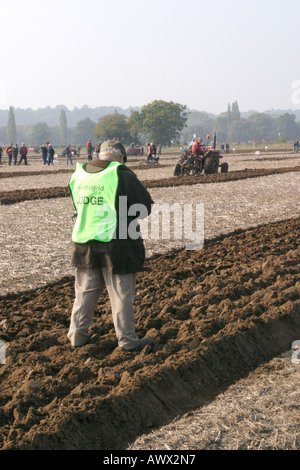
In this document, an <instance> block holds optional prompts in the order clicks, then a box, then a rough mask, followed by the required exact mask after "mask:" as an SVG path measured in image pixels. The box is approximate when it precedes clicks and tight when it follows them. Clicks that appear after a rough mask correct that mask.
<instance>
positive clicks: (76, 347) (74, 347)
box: [71, 338, 91, 349]
mask: <svg viewBox="0 0 300 470" xmlns="http://www.w3.org/2000/svg"><path fill="white" fill-rule="evenodd" d="M90 341H91V338H88V340H87V341H86V342H85V343H83V344H79V345H78V346H71V348H72V349H78V348H81V347H82V346H85V345H86V344H89V342H90Z"/></svg>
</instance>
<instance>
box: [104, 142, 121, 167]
mask: <svg viewBox="0 0 300 470" xmlns="http://www.w3.org/2000/svg"><path fill="white" fill-rule="evenodd" d="M99 159H100V160H106V159H110V160H113V161H115V162H120V163H126V161H127V154H126V150H125V148H124V146H123V145H122V144H121V142H118V141H115V140H107V141H106V142H103V144H101V147H100V153H99Z"/></svg>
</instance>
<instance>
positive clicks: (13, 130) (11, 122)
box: [6, 106, 17, 144]
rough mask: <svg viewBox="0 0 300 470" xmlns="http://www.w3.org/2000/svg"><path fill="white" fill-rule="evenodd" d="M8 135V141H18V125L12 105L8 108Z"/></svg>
mask: <svg viewBox="0 0 300 470" xmlns="http://www.w3.org/2000/svg"><path fill="white" fill-rule="evenodd" d="M6 135H7V140H8V142H12V144H14V143H16V140H17V127H16V120H15V114H14V110H13V108H12V106H10V107H9V110H8V120H7V126H6Z"/></svg>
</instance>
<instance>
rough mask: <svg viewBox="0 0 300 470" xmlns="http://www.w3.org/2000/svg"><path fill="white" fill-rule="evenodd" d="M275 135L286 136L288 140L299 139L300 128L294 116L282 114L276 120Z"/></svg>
mask: <svg viewBox="0 0 300 470" xmlns="http://www.w3.org/2000/svg"><path fill="white" fill-rule="evenodd" d="M276 129H277V135H278V137H280V136H286V137H287V138H288V140H293V139H299V135H300V126H299V123H297V122H296V116H295V114H289V113H284V114H282V115H281V116H279V117H278V118H277V119H276Z"/></svg>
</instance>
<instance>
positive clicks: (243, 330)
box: [0, 155, 300, 450]
mask: <svg viewBox="0 0 300 470" xmlns="http://www.w3.org/2000/svg"><path fill="white" fill-rule="evenodd" d="M228 160H230V161H229V173H228V174H226V175H220V174H219V175H212V176H199V177H198V180H197V181H195V178H194V177H185V178H174V177H173V176H172V170H173V164H175V161H176V158H174V159H167V158H166V159H165V160H164V159H163V157H162V159H161V164H160V165H159V166H158V167H157V168H153V167H149V168H148V167H145V165H143V164H141V165H140V166H139V164H138V163H132V164H131V165H132V167H133V169H134V171H136V173H137V175H138V176H139V177H140V178H141V179H143V180H144V183H145V185H146V186H147V187H148V188H149V191H150V192H151V194H152V197H153V199H154V201H155V203H157V202H161V203H169V204H171V203H174V202H178V201H179V202H180V204H184V203H190V202H194V201H197V202H199V203H201V202H203V204H204V214H205V217H204V218H205V225H204V227H205V243H204V246H203V248H201V249H199V250H186V249H185V243H186V240H164V241H161V240H155V239H151V237H150V238H149V239H146V240H145V245H146V248H147V253H148V258H147V262H146V264H145V271H144V272H143V273H139V274H138V279H137V289H136V301H135V311H136V327H137V333H138V335H139V336H141V337H142V336H144V335H147V336H152V337H153V338H154V339H155V345H154V348H153V349H152V350H151V349H149V348H148V347H147V348H145V349H144V350H143V351H142V352H141V353H139V354H138V353H134V354H133V353H128V352H124V351H122V350H121V349H120V348H118V347H117V344H116V339H115V334H114V330H113V325H112V319H111V314H110V304H109V300H108V298H107V296H106V295H104V296H103V298H101V299H99V304H98V306H97V310H96V312H95V318H94V322H93V324H92V327H91V334H92V342H91V343H90V344H88V345H86V346H84V347H82V348H79V349H76V350H72V349H71V348H70V345H69V342H68V339H67V337H66V333H67V330H68V326H69V320H70V313H71V308H72V303H73V300H74V278H73V273H72V268H71V267H70V266H69V261H68V260H69V255H70V251H69V250H70V240H69V237H70V230H71V227H72V220H71V215H72V213H73V212H72V203H71V201H70V197H69V196H68V193H67V183H68V179H69V175H70V170H69V169H68V170H67V171H66V168H65V166H64V165H63V164H62V163H61V164H59V165H57V166H56V168H55V173H53V174H51V173H50V171H51V170H52V168H51V169H49V168H46V169H45V168H42V166H40V167H39V165H38V164H36V165H33V164H32V165H30V168H28V167H27V168H26V169H25V168H24V167H22V168H20V167H18V169H12V168H9V170H7V168H8V167H7V166H5V165H3V166H2V167H1V168H0V185H1V186H0V187H1V190H0V200H1V207H0V214H1V222H2V224H1V226H2V228H1V230H2V232H1V240H2V245H3V250H2V251H3V256H2V263H1V265H2V269H1V271H2V273H1V279H2V283H1V286H0V289H1V290H0V293H1V297H0V340H1V341H2V342H3V343H4V344H5V352H6V361H5V364H2V365H0V382H1V387H0V449H2V450H3V449H126V448H128V446H132V448H144V449H147V448H155V445H157V446H160V447H156V448H166V449H168V448H173V449H180V448H188V444H187V443H186V442H185V443H184V444H183V440H182V434H181V438H180V439H181V440H180V439H177V440H176V439H175V438H174V435H175V434H176V433H178V429H181V430H182V429H183V428H184V429H186V432H185V434H187V435H188V434H190V435H192V432H191V431H189V426H191V427H192V429H193V435H194V434H195V427H196V424H195V420H193V419H190V420H189V421H188V422H187V420H185V421H184V424H182V423H183V421H180V417H181V416H183V415H184V414H185V413H188V412H191V410H197V409H200V410H204V409H205V410H208V408H207V407H211V408H210V409H209V411H207V414H208V413H209V414H210V420H209V421H207V420H206V427H204V428H203V427H200V429H201V430H202V431H201V433H199V435H198V440H197V442H198V444H197V442H196V441H195V440H194V441H193V443H192V447H190V448H193V449H196V448H230V447H233V446H232V442H233V439H231V440H230V438H229V439H227V441H226V439H224V435H225V434H226V433H227V436H230V432H231V430H232V428H233V427H237V423H240V422H243V420H244V418H245V419H246V420H247V422H248V425H247V426H245V427H244V428H241V430H240V431H241V432H240V434H241V433H244V434H243V438H240V440H236V439H235V441H234V442H235V448H258V447H259V446H260V447H262V448H285V449H287V448H299V437H297V433H296V429H297V427H298V429H299V413H298V414H297V410H299V394H298V390H297V389H298V383H299V367H300V366H299V364H292V365H291V357H290V356H289V355H287V356H285V358H282V356H281V358H280V359H278V360H280V361H285V362H284V363H283V364H282V362H280V364H281V366H280V367H275V368H274V367H273V366H270V365H269V364H271V363H272V361H274V358H276V357H277V358H278V356H280V355H282V353H285V352H287V351H289V350H290V349H291V344H292V342H294V341H296V340H300V300H299V293H300V274H299V260H300V256H299V254H300V252H299V251H300V248H299V240H300V210H299V209H300V208H299V195H300V194H299V191H300V190H299V188H300V184H299V183H300V173H299V165H298V160H297V158H295V157H291V156H290V155H288V156H284V155H283V156H282V158H278V156H276V158H275V157H274V159H273V161H272V158H270V159H268V160H267V159H266V160H265V161H264V160H255V159H253V160H251V158H249V155H248V156H245V157H241V156H239V157H238V156H234V157H233V156H230V157H228ZM129 165H130V163H129ZM246 168H247V169H246ZM231 169H232V170H231ZM14 170H16V171H15V175H14V176H13V174H14ZM53 171H54V169H53ZM17 172H18V173H19V172H20V173H21V175H20V176H19V175H18V176H16V173H17ZM31 172H32V173H36V174H33V175H31V174H29V173H31ZM47 172H48V173H47ZM5 173H10V174H11V175H6V176H5V177H4V176H3V175H4V174H5ZM26 173H28V174H27V175H26ZM45 174H46V175H47V176H46V178H47V180H48V182H49V180H50V179H51V186H49V187H47V186H46V187H39V182H40V181H41V178H42V177H45ZM1 176H2V178H1ZM223 177H224V178H226V179H222V178H223ZM55 178H56V179H57V181H59V184H55V181H56V180H55ZM2 181H3V184H2ZM17 181H18V184H16V182H17ZM14 184H15V187H14V189H13V185H14ZM60 191H62V192H60ZM43 249H44V251H43ZM269 361H271V363H270V362H269ZM268 368H269V369H270V370H271V369H272V372H273V376H272V378H273V380H274V376H276V378H277V379H278V377H279V379H280V377H281V374H282V377H283V376H285V377H286V376H287V374H288V378H289V393H288V394H287V396H284V398H283V401H282V403H281V405H282V406H280V404H279V403H278V400H276V411H277V413H278V409H280V410H281V413H280V420H281V421H280V422H275V423H274V422H273V426H276V429H275V430H274V429H273V428H272V425H271V424H270V423H271V421H270V416H266V415H265V416H264V418H265V421H266V420H267V421H268V420H269V421H268V423H267V424H266V422H264V423H261V421H260V420H256V419H253V416H252V421H251V422H250V425H249V419H250V418H249V416H248V415H247V416H246V415H243V411H241V408H240V409H239V415H238V416H237V415H234V416H233V415H232V414H231V415H230V412H231V413H232V408H231V407H230V403H232V395H230V394H229V397H228V398H227V401H226V399H225V398H226V393H228V390H230V389H231V387H232V386H233V384H234V383H237V384H238V383H240V381H241V380H247V377H248V374H250V376H249V377H250V378H251V380H252V381H256V383H257V384H258V383H259V379H260V377H261V376H262V375H263V374H266V375H267V372H266V371H268ZM274 370H275V372H274ZM287 370H288V372H287ZM267 376H268V375H267ZM283 382H284V381H281V382H280V380H279V384H278V386H277V390H278V387H280V385H283ZM264 390H266V385H265V384H264ZM274 392H275V390H274ZM270 394H271V391H270V390H269V391H268V394H267V395H268V397H270ZM263 395H264V394H263V393H260V396H263ZM220 397H224V402H223V404H222V410H223V413H224V414H223V420H222V421H220V419H219V415H218V412H219V411H220V408H218V407H217V403H218V401H219V400H220ZM281 398H282V397H281ZM241 399H242V398H241ZM248 399H249V397H247V398H245V400H248ZM257 403H258V402H257ZM272 405H273V407H275V402H273V403H272ZM213 406H215V407H216V408H215V411H213V410H214V409H213ZM226 406H227V407H228V413H226ZM251 406H252V410H253V409H254V408H253V407H255V404H253V403H252V402H251ZM297 406H298V408H297ZM257 407H258V404H257ZM246 408H247V406H245V409H246ZM274 409H275V408H272V407H270V409H269V411H270V415H272V414H273V413H272V410H274ZM291 410H292V411H294V412H291ZM258 413H259V410H257V409H256V416H257V414H258ZM284 413H285V414H284ZM228 416H232V419H233V420H235V421H234V422H233V421H232V422H230V419H229V418H228ZM297 416H298V418H297ZM176 417H177V418H178V417H179V418H178V419H179V421H177V424H176V426H175V428H173V431H172V429H171V430H170V428H168V430H167V428H166V427H165V425H167V424H168V423H170V422H171V421H172V420H173V419H174V418H176ZM285 418H288V421H287V420H286V422H285V424H284V426H285V429H284V430H285V438H283V437H282V436H283V432H281V428H280V426H283V422H284V419H285ZM218 419H219V421H218ZM297 419H298V421H297ZM225 421H226V426H225V427H224V422H225ZM161 426H163V427H162V428H160V427H161ZM201 426H203V423H202V424H201ZM209 426H210V427H211V428H212V427H213V426H214V429H213V431H214V432H212V433H211V434H210V438H209V439H206V440H205V439H203V436H204V435H205V433H208V431H209V429H208V428H209ZM249 426H250V428H251V429H255V433H253V434H252V435H251V432H250V431H249ZM216 428H217V429H218V431H217V432H216ZM230 428H231V429H230ZM154 429H158V431H157V432H158V433H159V438H157V435H155V434H153V439H156V442H155V444H154V443H153V444H152V443H151V442H152V441H151V434H150V435H149V434H148V433H149V432H150V431H153V430H154ZM146 435H147V437H142V436H146ZM274 436H275V437H274ZM298 436H299V434H298ZM139 438H140V439H141V440H140V441H139ZM268 438H269V439H268ZM168 443H169V444H168ZM261 443H263V444H262V445H261ZM197 445H198V447H197ZM172 446H173V447H172ZM181 446H182V447H181Z"/></svg>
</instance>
